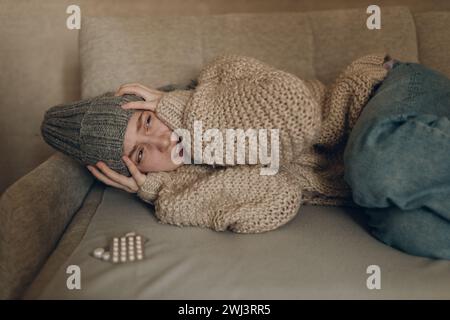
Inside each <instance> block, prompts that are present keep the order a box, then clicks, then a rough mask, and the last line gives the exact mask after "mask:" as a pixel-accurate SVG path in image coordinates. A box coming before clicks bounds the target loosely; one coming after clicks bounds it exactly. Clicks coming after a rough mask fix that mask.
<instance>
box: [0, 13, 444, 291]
mask: <svg viewBox="0 0 450 320" xmlns="http://www.w3.org/2000/svg"><path fill="white" fill-rule="evenodd" d="M367 17H368V14H367V13H366V8H357V9H345V10H325V11H309V12H274V13H234V14H217V15H206V16H183V17H171V16H162V17H152V18H151V19H147V18H146V17H137V18H130V17H110V16H83V17H82V28H81V30H80V38H79V58H80V65H81V69H80V74H81V76H80V82H81V83H80V85H81V96H82V98H88V97H92V96H95V95H97V94H100V93H103V92H105V91H107V90H114V89H116V88H117V87H118V86H119V85H121V84H122V83H127V82H140V83H143V84H146V85H148V86H150V87H159V86H162V85H166V84H169V83H178V84H183V83H188V82H189V81H190V80H191V79H193V78H195V76H196V75H197V74H198V72H199V71H200V69H201V67H202V66H203V65H204V64H205V63H207V62H208V61H210V60H211V59H213V58H214V57H215V56H216V55H217V54H219V53H223V52H229V53H238V54H243V55H249V56H254V57H255V58H258V59H260V60H263V61H265V62H267V63H269V64H272V65H274V66H276V67H278V68H280V69H283V70H286V71H288V72H291V73H293V74H295V75H297V76H298V77H301V78H303V79H319V80H321V81H322V82H323V83H324V84H326V85H330V84H331V83H332V81H333V80H334V79H335V78H336V76H337V75H338V74H339V72H340V71H341V70H342V69H343V68H344V67H345V66H346V65H348V63H350V62H351V61H353V60H354V59H356V58H358V57H360V56H363V55H365V54H369V53H372V52H380V51H388V52H389V53H390V54H391V56H393V57H395V58H397V59H399V60H403V61H411V62H420V63H423V64H425V65H427V66H430V67H432V68H435V69H437V70H439V71H441V72H443V73H445V74H446V75H447V76H449V77H450V57H449V56H448V52H449V51H450V37H449V34H448V31H447V30H449V28H450V12H448V11H430V12H422V13H414V14H413V13H412V12H411V11H410V10H409V9H408V7H404V6H391V7H382V16H381V17H382V27H381V29H375V30H369V29H367V27H366V19H367ZM61 102H63V101H61ZM49 107H50V106H49ZM130 231H134V232H137V233H139V234H142V235H143V236H145V237H146V238H148V241H147V242H146V243H145V259H144V260H143V261H139V262H134V263H126V264H119V265H114V264H110V263H108V262H104V261H100V260H98V259H95V258H93V257H92V251H93V250H94V249H95V248H98V247H105V246H106V245H107V244H108V241H109V240H110V239H111V238H112V237H114V236H118V235H122V234H124V233H127V232H130ZM74 265H75V266H78V267H79V270H81V281H80V283H81V289H79V290H77V289H74V290H70V289H69V288H68V286H67V279H68V277H69V276H70V274H69V273H68V267H69V266H74ZM374 268H375V269H376V270H378V271H379V274H378V276H379V279H380V280H381V281H380V282H379V284H380V285H381V287H378V288H373V287H372V286H370V283H369V282H370V281H371V280H370V279H371V276H372V275H373V274H372V271H371V270H374ZM0 298H3V299H12V298H21V299H316V298H318V299H395V298H400V299H419V298H421V299H448V298H450V261H445V260H434V259H428V258H423V257H416V256H412V255H409V254H406V253H403V252H401V251H399V250H396V249H394V248H391V247H389V246H387V245H385V244H383V243H381V242H380V241H378V240H377V239H375V238H374V237H373V236H372V235H371V234H370V233H369V231H368V228H367V225H366V223H365V221H364V219H363V218H362V215H361V208H353V207H332V206H302V207H301V208H300V210H299V212H298V214H297V216H296V217H295V218H294V219H293V220H291V221H290V222H289V223H287V224H286V225H284V226H282V227H280V228H278V229H276V230H273V231H270V232H265V233H260V234H236V233H233V232H230V231H225V232H215V231H213V230H209V229H202V228H197V227H177V226H172V225H165V224H161V223H158V221H157V219H156V217H155V215H154V207H153V206H152V205H150V204H147V203H144V202H142V201H141V200H139V199H138V198H137V197H136V195H135V194H130V193H126V192H124V191H121V190H118V189H115V188H112V187H109V186H106V185H104V184H102V183H101V182H99V181H97V180H95V179H94V177H93V176H92V175H91V173H90V172H89V171H88V170H87V169H86V168H85V167H83V166H81V165H80V164H78V163H77V162H76V161H74V160H72V159H70V158H68V157H67V156H65V155H63V154H61V153H59V152H55V153H54V154H53V155H52V156H51V157H50V158H48V159H47V160H46V161H45V162H43V163H42V164H40V165H39V166H38V167H37V168H35V169H34V170H32V171H31V172H29V173H28V174H26V175H25V176H23V177H22V178H20V179H19V180H17V181H16V182H15V183H14V184H13V185H11V186H10V187H9V188H8V189H7V190H6V191H5V192H4V193H3V194H2V196H1V199H0Z"/></svg>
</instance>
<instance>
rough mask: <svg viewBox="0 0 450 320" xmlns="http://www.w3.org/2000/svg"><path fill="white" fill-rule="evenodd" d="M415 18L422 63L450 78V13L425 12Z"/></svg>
mask: <svg viewBox="0 0 450 320" xmlns="http://www.w3.org/2000/svg"><path fill="white" fill-rule="evenodd" d="M414 18H415V22H416V29H417V38H418V43H419V57H420V62H421V63H423V64H424V65H426V66H428V67H430V68H434V69H437V70H439V71H441V72H443V73H444V74H446V75H447V76H448V77H449V78H450V35H449V30H450V11H443V12H424V13H419V14H416V15H415V16H414Z"/></svg>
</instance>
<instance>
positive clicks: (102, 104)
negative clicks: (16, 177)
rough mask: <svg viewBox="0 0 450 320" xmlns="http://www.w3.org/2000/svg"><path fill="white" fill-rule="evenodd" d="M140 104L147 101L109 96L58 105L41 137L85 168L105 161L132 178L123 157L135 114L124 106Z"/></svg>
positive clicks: (49, 114) (48, 115)
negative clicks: (125, 141) (129, 128)
mask: <svg viewBox="0 0 450 320" xmlns="http://www.w3.org/2000/svg"><path fill="white" fill-rule="evenodd" d="M137 100H143V99H142V98H141V97H138V96H136V95H131V94H125V95H123V96H114V92H106V93H104V94H102V95H100V96H97V97H94V98H90V99H85V100H80V101H76V102H71V103H67V104H59V105H56V106H54V107H51V108H50V109H48V110H47V111H46V112H45V116H44V120H43V122H42V124H41V134H42V136H43V138H44V140H45V142H47V143H48V144H49V145H51V146H52V147H53V148H55V149H57V150H58V151H61V152H63V153H65V154H67V155H68V156H70V157H72V158H74V159H76V160H78V161H79V162H80V163H81V164H83V165H88V164H90V165H95V164H96V163H97V162H98V161H103V162H105V163H106V164H107V165H108V167H110V168H111V169H113V170H115V171H117V172H118V173H121V174H123V175H125V176H131V174H130V172H129V171H128V168H127V166H126V165H125V163H124V162H123V160H122V155H123V154H124V152H123V142H124V137H125V130H126V128H127V125H128V120H129V119H130V117H131V115H132V114H133V113H134V112H135V111H134V110H124V109H122V108H121V107H120V106H121V105H122V104H124V103H126V102H129V101H137Z"/></svg>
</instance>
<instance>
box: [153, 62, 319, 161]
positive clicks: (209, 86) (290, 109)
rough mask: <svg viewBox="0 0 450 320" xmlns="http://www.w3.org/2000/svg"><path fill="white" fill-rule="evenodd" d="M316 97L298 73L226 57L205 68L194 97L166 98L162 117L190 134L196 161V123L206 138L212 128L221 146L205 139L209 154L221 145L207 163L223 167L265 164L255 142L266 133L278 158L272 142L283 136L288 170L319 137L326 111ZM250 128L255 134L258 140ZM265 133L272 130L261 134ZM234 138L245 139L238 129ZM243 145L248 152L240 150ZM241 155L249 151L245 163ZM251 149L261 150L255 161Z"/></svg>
mask: <svg viewBox="0 0 450 320" xmlns="http://www.w3.org/2000/svg"><path fill="white" fill-rule="evenodd" d="M315 94H316V93H315V92H312V91H311V90H310V89H309V86H308V83H307V82H304V81H302V80H301V79H300V78H298V77H296V76H294V75H293V74H290V73H288V72H285V71H282V70H279V69H276V68H274V67H272V66H270V65H268V64H266V63H264V62H262V61H260V60H257V59H255V58H252V57H246V56H241V55H235V54H223V55H220V56H218V57H217V58H215V59H213V60H212V61H211V62H210V63H208V64H207V65H206V66H205V67H204V68H203V69H202V71H201V72H200V75H199V77H198V86H197V88H196V89H195V90H194V91H193V92H192V91H189V92H183V91H182V90H181V91H177V92H171V93H167V94H165V95H164V96H163V97H162V99H161V100H160V102H159V104H158V106H157V115H160V116H161V118H162V119H163V121H165V122H166V124H168V125H169V127H172V128H174V127H183V128H185V129H188V131H189V132H190V133H191V137H192V139H191V142H190V151H191V154H192V155H194V158H198V157H196V156H195V152H196V150H195V149H196V148H195V147H196V145H195V144H194V138H193V136H194V124H195V121H199V122H198V123H200V124H201V131H202V132H203V133H204V132H206V131H207V130H209V129H212V130H216V132H218V133H220V136H221V137H222V140H221V141H219V142H218V141H216V139H215V138H212V139H211V140H210V141H206V139H203V140H202V141H201V142H200V144H199V145H198V146H199V147H200V148H201V150H202V151H204V150H205V149H206V147H207V146H208V145H211V142H218V147H217V149H218V150H219V152H217V153H215V152H210V154H211V157H209V158H202V159H201V163H207V164H217V165H223V166H228V165H235V164H244V163H245V164H264V163H262V162H261V158H260V156H259V154H258V153H257V152H256V149H255V148H257V146H256V143H253V142H255V141H259V136H258V135H259V134H260V133H261V134H262V135H264V137H263V138H266V139H267V152H266V156H267V157H268V158H269V159H270V158H271V156H274V154H272V150H273V149H272V144H271V143H274V144H273V146H274V147H276V143H277V141H276V140H275V138H277V137H278V144H279V154H278V155H279V164H280V165H283V164H286V163H289V162H290V161H292V160H293V159H294V158H295V157H296V154H299V153H301V152H302V150H303V149H304V148H307V147H308V146H309V145H311V144H312V141H313V140H314V139H315V138H316V137H317V135H318V132H319V130H320V122H321V118H320V117H321V110H320V107H319V102H318V101H317V99H316V97H315ZM227 129H242V130H241V131H240V132H241V133H243V134H244V135H246V134H248V135H247V136H241V137H237V136H232V135H228V136H227ZM248 129H255V131H253V133H254V134H255V135H254V136H253V137H251V134H252V132H247V130H248ZM259 129H266V130H267V131H266V132H264V131H261V132H260V131H259ZM270 129H278V130H279V131H278V133H277V132H276V131H274V132H273V133H274V134H276V135H277V136H276V137H273V136H272V132H271V131H270ZM197 130H199V129H197ZM217 130H218V131H217ZM234 133H235V134H236V135H239V134H240V133H239V132H238V131H236V130H234ZM242 137H243V138H242ZM252 139H253V140H252ZM255 139H256V140H255ZM238 146H240V147H243V148H242V149H238ZM227 147H228V149H227ZM252 147H255V148H252ZM251 148H252V149H251ZM210 150H211V149H210ZM227 150H229V153H230V156H229V157H228V158H227ZM241 150H244V151H245V153H242V152H241V153H240V154H241V155H244V157H243V158H241V159H243V162H240V163H238V151H241ZM250 150H254V151H255V153H254V154H255V155H256V157H255V158H253V159H250V158H249V153H250ZM197 152H198V151H197ZM202 155H203V154H202ZM227 159H228V160H229V161H227ZM195 163H200V162H195ZM266 164H267V163H266Z"/></svg>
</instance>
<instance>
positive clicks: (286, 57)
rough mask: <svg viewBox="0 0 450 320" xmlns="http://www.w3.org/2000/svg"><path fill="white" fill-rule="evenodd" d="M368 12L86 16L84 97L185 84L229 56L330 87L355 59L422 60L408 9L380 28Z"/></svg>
mask: <svg viewBox="0 0 450 320" xmlns="http://www.w3.org/2000/svg"><path fill="white" fill-rule="evenodd" d="M368 16H369V15H368V14H367V13H366V11H365V9H363V8H361V9H349V10H329V11H312V12H292V13H285V12H283V13H253V14H250V13H240V14H225V15H211V16H184V17H152V18H151V19H150V18H144V17H138V18H127V17H84V20H82V25H83V28H82V29H81V31H80V63H81V68H82V73H81V92H82V97H83V98H87V97H91V96H95V95H98V94H101V93H103V92H104V91H107V90H114V89H116V88H117V87H118V86H120V85H121V84H122V83H126V82H140V83H143V84H146V85H148V86H151V87H158V86H161V85H164V84H168V83H180V82H181V83H188V82H189V80H190V79H192V78H195V76H196V75H197V74H198V72H199V71H200V69H201V67H202V65H204V64H205V63H207V62H208V61H209V60H210V59H212V58H213V57H214V56H215V55H217V54H220V53H223V52H227V53H238V54H244V55H249V56H253V57H255V58H258V59H261V60H263V61H265V62H267V63H269V64H272V65H274V66H275V67H277V68H280V69H283V70H286V71H289V72H291V73H293V74H295V75H297V76H299V77H302V78H305V79H310V78H318V79H319V80H322V81H323V82H324V83H326V84H329V83H330V82H332V81H333V79H334V78H335V77H336V76H337V75H338V73H339V72H340V71H341V70H342V69H343V68H344V67H345V66H346V65H347V64H348V63H350V62H351V61H352V60H354V59H356V58H358V57H360V56H362V55H364V54H368V53H372V52H380V51H388V52H389V53H391V55H392V56H393V57H396V58H398V59H401V60H405V61H412V62H417V61H418V49H417V38H416V29H415V26H414V20H413V17H412V15H411V12H410V11H409V9H408V8H407V7H383V9H382V14H381V21H382V23H381V29H378V30H377V29H374V30H369V29H368V28H367V27H366V20H367V18H368Z"/></svg>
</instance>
